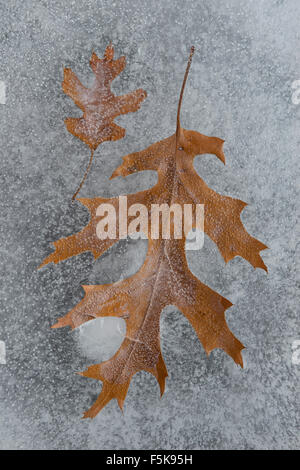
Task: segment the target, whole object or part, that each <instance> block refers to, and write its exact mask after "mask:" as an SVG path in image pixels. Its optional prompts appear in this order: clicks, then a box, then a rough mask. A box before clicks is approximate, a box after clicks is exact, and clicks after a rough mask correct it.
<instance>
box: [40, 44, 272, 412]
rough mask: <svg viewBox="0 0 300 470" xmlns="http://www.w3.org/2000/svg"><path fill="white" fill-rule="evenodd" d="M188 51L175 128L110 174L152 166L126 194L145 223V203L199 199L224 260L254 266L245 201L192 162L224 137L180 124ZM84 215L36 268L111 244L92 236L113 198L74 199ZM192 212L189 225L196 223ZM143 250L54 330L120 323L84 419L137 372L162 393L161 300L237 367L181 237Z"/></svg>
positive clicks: (237, 347)
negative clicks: (136, 264) (146, 185)
mask: <svg viewBox="0 0 300 470" xmlns="http://www.w3.org/2000/svg"><path fill="white" fill-rule="evenodd" d="M192 54H193V49H192V50H191V54H190V59H189V62H188V66H187V70H186V74H185V77H184V81H183V85H182V90H181V94H180V99H179V105H178V114H177V128H176V133H175V134H174V135H172V136H170V137H168V138H166V139H164V140H162V141H160V142H157V143H154V144H153V145H151V146H150V147H148V148H147V149H145V150H142V151H140V152H136V153H132V154H129V155H127V156H126V157H124V158H123V163H122V164H121V165H120V166H119V167H118V168H117V169H116V170H115V172H114V173H113V175H112V177H116V176H123V177H125V176H127V175H129V174H131V173H134V172H137V171H143V170H155V171H157V173H158V182H157V184H156V185H155V186H154V187H152V188H151V189H148V190H145V191H141V192H138V193H136V194H129V195H128V197H127V198H128V207H129V206H130V205H132V204H136V203H139V204H144V205H145V206H146V207H147V208H148V214H149V227H150V226H151V220H150V215H151V204H153V203H155V204H163V203H167V204H169V205H172V204H176V203H177V204H180V205H181V206H183V204H193V207H195V204H199V203H201V204H204V208H205V222H204V231H205V233H207V235H208V236H209V237H210V238H211V239H212V240H213V241H214V242H215V243H216V245H217V246H218V248H219V250H220V252H221V254H222V256H223V258H224V260H225V262H226V263H227V262H228V261H229V260H231V259H232V258H234V257H235V256H241V257H243V258H244V259H246V260H247V261H249V263H250V264H251V265H252V266H253V267H254V268H258V267H259V268H262V269H264V270H266V271H267V268H266V266H265V264H264V262H263V260H262V258H261V256H260V254H259V252H260V251H261V250H264V249H265V248H267V247H266V245H264V244H263V243H261V242H260V241H258V240H256V239H255V238H253V237H252V236H251V235H249V234H248V232H247V231H246V230H245V228H244V226H243V224H242V222H241V219H240V214H241V212H242V210H243V208H244V207H245V205H246V204H245V203H244V202H243V201H241V200H239V199H234V198H231V197H228V196H222V195H220V194H218V193H216V192H215V191H213V190H212V189H210V188H209V187H208V186H207V185H206V184H205V182H204V181H203V180H202V179H201V178H200V177H199V175H198V174H197V173H196V171H195V170H194V167H193V159H194V157H195V156H196V155H199V154H207V153H211V154H214V155H216V156H217V157H218V158H219V159H220V160H221V161H222V162H223V163H225V157H224V153H223V143H224V141H223V140H221V139H219V138H217V137H208V136H205V135H203V134H200V133H199V132H196V131H191V130H186V129H183V128H182V127H181V125H180V119H179V116H180V107H181V102H182V96H183V90H184V86H185V82H186V79H187V75H188V71H189V67H190V63H191V58H192ZM78 200H79V201H80V202H81V203H82V204H83V205H85V206H86V207H87V208H88V209H89V211H90V214H91V218H90V222H89V224H88V225H87V226H86V227H85V228H84V229H83V230H82V231H81V232H79V233H76V234H74V235H71V236H70V237H67V238H63V239H60V240H58V241H56V242H54V246H55V251H54V252H53V253H52V254H50V255H49V256H48V257H47V258H46V259H45V261H44V262H43V263H42V266H43V265H45V264H47V263H50V262H54V263H58V262H60V261H62V260H65V259H67V258H70V257H71V256H74V255H77V254H80V253H83V252H85V251H90V252H92V253H93V255H94V257H95V258H98V257H99V256H101V255H102V253H104V252H105V251H106V250H107V249H108V248H109V247H110V246H112V245H113V244H115V243H116V242H118V240H119V234H118V233H117V236H116V238H114V239H106V240H99V238H98V237H97V235H96V226H97V224H98V222H99V220H100V217H98V216H97V215H96V210H97V208H98V206H99V205H100V204H102V203H110V204H112V205H113V206H114V207H115V209H116V212H117V214H118V210H119V200H118V198H109V199H105V198H92V199H86V198H81V199H78ZM196 222H197V219H196V217H195V214H194V213H193V221H192V223H191V227H193V228H197V224H196ZM147 235H148V240H149V242H148V252H147V256H146V259H145V262H144V264H143V265H142V267H141V268H140V270H139V271H138V272H137V273H136V274H135V275H133V276H132V277H130V278H128V279H125V280H123V281H121V282H116V283H113V284H105V285H98V286H97V285H95V286H93V285H89V286H83V288H84V291H85V296H84V298H83V300H82V301H81V302H80V303H79V304H78V305H77V306H76V307H74V308H73V309H72V310H71V311H70V312H69V313H68V314H67V315H66V316H64V317H63V318H61V319H59V321H58V323H57V324H56V325H54V328H58V327H63V326H70V327H71V328H76V327H78V326H79V325H82V324H83V323H85V322H87V321H89V320H93V319H95V318H97V317H104V316H116V317H121V318H123V319H125V320H126V335H125V338H124V341H123V343H122V345H121V347H120V348H119V350H118V351H117V352H116V354H115V355H114V356H113V357H112V358H111V359H110V360H108V361H105V362H103V363H101V364H97V365H92V366H91V367H89V368H88V369H87V370H86V371H85V372H83V373H82V375H84V376H86V377H91V378H94V379H98V380H100V381H102V382H103V387H102V391H101V393H100V395H99V397H98V399H97V400H96V402H95V403H94V404H93V406H92V407H91V408H90V409H89V410H88V411H87V412H86V413H85V414H84V417H90V418H93V417H94V416H96V414H97V413H98V412H99V411H100V410H101V409H102V408H103V407H104V406H105V405H106V404H107V403H108V402H109V401H110V400H111V399H112V398H115V399H117V401H118V403H119V406H120V407H121V408H122V407H123V403H124V400H125V397H126V394H127V391H128V387H129V385H130V381H131V378H132V377H133V375H134V374H136V373H137V372H139V371H141V370H145V371H147V372H150V373H151V374H153V375H154V376H155V377H156V378H157V381H158V383H159V386H160V391H161V394H163V391H164V387H165V379H166V377H167V375H168V374H167V370H166V366H165V363H164V360H163V357H162V353H161V348H160V332H159V322H160V315H161V312H162V310H163V308H164V307H166V306H167V305H170V304H172V305H175V306H176V307H177V308H178V309H179V310H180V311H181V312H182V313H183V314H184V315H185V316H186V318H187V319H188V320H189V321H190V323H191V324H192V326H193V327H194V329H195V331H196V333H197V335H198V338H199V340H200V341H201V343H202V345H203V347H204V349H205V351H206V352H207V353H210V352H211V351H212V350H213V349H215V348H221V349H223V350H224V351H226V352H227V354H229V355H230V356H231V357H232V358H233V360H234V361H235V362H236V363H237V364H239V365H240V366H243V361H242V355H241V350H242V349H243V348H244V346H243V345H242V343H241V342H240V341H239V340H238V339H237V338H236V337H235V336H234V335H233V333H232V332H231V331H230V330H229V328H228V326H227V323H226V320H225V310H226V309H227V308H229V307H230V306H231V305H232V304H231V302H230V301H229V300H227V299H225V298H224V297H222V296H221V295H220V294H218V293H217V292H214V291H213V290H212V289H210V288H209V287H208V286H206V285H204V284H202V283H201V282H200V281H199V280H198V279H197V278H196V277H195V276H194V275H193V274H192V272H191V271H190V270H189V267H188V264H187V260H186V256H185V241H186V239H185V236H184V234H183V237H182V238H181V239H176V238H175V237H174V233H173V232H172V230H171V238H170V239H163V238H162V236H161V230H160V232H159V238H158V239H152V238H151V232H150V228H149V231H148V234H147Z"/></svg>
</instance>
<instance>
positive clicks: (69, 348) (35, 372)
mask: <svg viewBox="0 0 300 470" xmlns="http://www.w3.org/2000/svg"><path fill="white" fill-rule="evenodd" d="M299 21H300V2H299V1H298V0H286V1H285V0H264V1H262V0H252V1H251V0H247V1H241V0H205V1H204V0H197V1H182V0H175V1H174V0H167V1H163V2H161V1H153V0H146V1H144V0H143V1H137V0H128V1H115V2H113V1H106V0H103V1H100V0H99V1H96V0H91V1H84V2H82V1H81V0H74V1H62V0H51V1H50V0H43V1H34V0H30V1H21V0H18V1H13V0H10V1H9V2H6V1H4V0H1V2H0V28H1V29H0V57H1V62H0V80H3V81H4V82H5V84H6V88H7V90H6V94H7V102H6V104H4V105H1V104H0V125H1V131H0V139H1V145H0V153H1V166H2V170H1V186H0V188H1V228H0V236H1V251H0V256H1V274H2V279H1V285H0V289H1V313H0V315H1V323H0V340H2V341H5V344H6V351H7V358H6V359H7V364H6V365H4V364H2V365H0V448H1V449H24V448H27V449H234V448H235V449H259V448H263V449H281V448H288V449H292V448H298V447H299V419H298V418H299V401H298V400H299V368H300V366H299V365H296V364H293V363H292V345H293V342H294V341H296V340H297V339H298V340H299V339H300V332H299V323H298V318H297V317H298V311H299V277H298V278H297V275H299V271H298V274H297V272H296V271H297V268H299V261H298V260H299V242H298V239H297V235H299V225H298V226H297V222H298V221H297V219H298V216H299V148H300V147H299V130H300V127H299V125H300V124H299V113H300V105H295V104H293V102H292V92H293V90H292V83H293V81H294V80H299V79H300V60H299V55H300V47H299V46H300V38H299ZM109 41H112V42H113V44H114V46H115V50H116V54H117V55H122V54H125V55H126V56H127V67H126V69H125V71H124V72H123V73H122V75H121V76H120V77H119V78H118V79H117V80H115V82H114V85H113V89H114V91H115V93H117V94H122V93H125V92H128V91H129V90H133V89H135V88H138V87H143V88H145V89H146V90H147V92H148V98H147V100H146V101H145V102H144V104H143V105H142V108H141V110H140V111H139V112H138V113H135V114H131V115H127V116H123V117H122V118H119V119H118V122H119V123H120V124H121V125H124V127H126V129H127V134H126V137H125V138H124V139H123V140H120V141H118V142H114V143H104V144H103V145H102V146H101V147H99V148H98V150H97V152H96V158H95V162H94V165H93V168H92V173H91V174H90V175H89V177H88V180H87V184H86V185H85V186H84V189H83V190H82V192H81V195H82V196H90V197H93V196H96V195H97V196H100V195H102V196H112V195H119V194H126V193H128V192H136V191H137V190H141V189H144V188H148V187H149V186H150V185H153V184H154V182H155V181H156V175H155V174H154V173H152V172H144V173H140V174H135V175H132V176H130V177H128V178H126V179H124V180H122V179H120V178H118V179H115V180H112V181H109V179H108V177H109V176H110V175H111V173H112V171H113V169H114V168H116V166H117V165H119V164H120V162H121V156H122V155H125V154H127V153H129V152H132V151H136V150H139V149H143V148H145V147H146V146H148V145H150V144H151V143H153V142H155V141H157V140H160V139H162V138H164V137H167V136H168V135H170V134H171V133H173V132H174V129H175V117H176V114H175V113H176V106H177V99H178V94H179V90H180V86H181V80H182V77H183V73H184V70H185V65H186V59H187V55H188V50H189V47H190V46H191V45H192V44H194V45H195V47H196V54H195V56H194V61H193V64H192V68H191V73H190V77H189V80H188V86H187V89H186V93H185V97H184V104H183V111H182V124H183V126H184V127H185V128H188V129H195V130H199V131H200V132H202V133H205V134H208V135H216V136H218V137H221V138H223V139H225V140H226V143H225V153H226V156H227V165H226V166H225V167H224V166H223V165H222V163H221V162H220V161H219V160H217V159H216V158H215V157H214V156H211V155H205V156H202V157H198V158H197V160H196V163H195V164H196V168H197V170H198V172H199V174H200V175H201V176H202V177H203V178H204V179H205V181H206V182H207V183H208V184H209V185H210V186H211V187H212V188H213V189H215V190H217V191H218V192H220V193H222V194H227V195H231V196H234V197H238V198H241V199H243V200H245V201H246V202H248V203H249V206H248V207H247V208H246V209H245V210H244V212H243V215H242V219H243V222H244V223H245V225H246V228H247V229H248V231H249V232H250V233H251V234H253V235H254V236H256V237H257V238H258V239H260V240H262V241H263V242H265V243H266V244H267V245H268V246H269V247H270V250H266V251H265V252H263V258H264V260H265V262H266V264H267V266H268V267H269V274H268V275H267V274H266V273H265V272H263V271H262V270H254V269H253V268H252V267H251V266H250V265H249V264H248V263H247V262H246V261H244V260H243V259H241V258H236V259H234V260H232V261H231V262H230V263H229V264H228V265H226V266H225V264H224V262H223V260H222V258H221V255H220V253H219V252H218V251H217V248H216V246H214V244H213V243H212V242H211V241H210V240H209V239H208V238H206V239H205V245H204V248H203V249H202V250H201V251H198V252H189V253H188V260H189V264H190V267H191V269H192V271H193V272H194V273H195V274H196V275H197V276H198V277H199V278H200V279H201V280H202V281H203V282H205V283H207V284H208V285H209V286H210V287H212V288H213V289H215V290H217V291H218V292H220V293H221V294H222V295H224V296H225V297H227V298H228V299H230V300H231V301H232V302H233V303H234V304H235V305H234V306H233V307H232V308H231V309H230V310H228V311H227V320H228V323H229V326H230V327H231V329H232V330H233V332H234V333H235V335H236V336H237V337H238V338H239V339H241V341H242V342H243V343H244V344H245V345H246V347H247V349H246V350H245V351H244V353H243V356H244V360H245V369H244V370H241V369H240V368H238V367H237V366H236V365H235V364H234V363H233V361H232V360H231V359H230V357H228V356H226V355H225V353H224V352H223V351H221V350H215V351H214V352H213V353H212V354H211V356H210V357H209V358H206V356H205V353H204V351H203V348H202V347H201V345H200V343H199V342H198V340H197V338H196V334H195V333H194V331H193V330H192V327H191V326H190V325H189V324H188V322H187V320H186V319H185V318H184V317H183V316H182V315H181V313H180V312H178V311H177V310H176V309H175V308H173V307H169V308H168V309H167V310H166V311H164V313H163V315H162V319H161V329H162V333H161V334H162V348H163V354H164V358H165V361H166V364H167V367H168V371H169V375H170V377H169V379H168V380H167V388H166V392H165V395H164V397H163V399H162V400H160V399H159V391H158V386H157V384H156V382H155V379H154V378H153V377H152V376H150V375H148V374H146V373H140V374H138V375H136V376H135V377H134V379H133V381H132V384H131V386H130V389H129V393H128V396H127V400H126V403H125V412H124V415H122V413H121V412H120V410H119V408H118V406H117V404H116V402H115V401H112V402H111V403H110V404H109V405H108V406H107V407H106V408H105V409H104V410H103V411H102V412H101V413H100V414H99V415H98V416H97V418H96V419H95V420H93V421H91V420H81V419H80V417H81V416H82V413H83V411H85V410H86V409H87V408H88V407H89V406H90V405H91V404H92V402H93V401H94V400H95V398H96V396H97V394H98V393H99V391H100V390H101V383H100V382H96V381H93V380H88V379H85V378H82V377H80V376H78V375H76V374H75V372H76V371H80V370H84V369H85V368H86V366H87V365H89V364H91V363H95V362H97V361H99V360H100V361H102V360H104V359H107V358H108V357H110V356H111V355H112V354H113V353H114V351H115V350H116V348H117V347H118V344H119V343H120V341H121V339H122V337H121V334H122V326H123V325H117V324H116V323H115V321H113V320H112V319H108V320H107V321H105V322H103V321H102V323H101V319H99V320H97V321H94V322H92V323H90V324H89V325H87V326H86V327H85V328H82V329H81V330H80V331H77V332H73V333H70V332H69V331H68V330H64V329H61V330H51V329H50V326H51V325H52V324H53V323H54V322H55V320H56V319H57V318H58V317H60V316H62V315H64V314H65V313H67V312H68V310H69V309H70V308H72V307H73V306H74V305H75V304H76V303H77V302H78V301H79V300H80V299H81V298H82V297H83V292H82V288H81V287H80V284H82V283H91V284H92V283H96V284H97V283H107V282H112V281H117V280H119V279H122V278H124V277H127V276H129V275H131V274H133V273H134V272H135V271H136V270H137V269H138V268H139V266H140V265H141V264H142V262H143V259H144V257H145V253H146V242H145V241H138V242H134V241H130V242H128V243H127V242H125V241H124V242H122V243H119V244H118V245H116V246H115V247H114V248H113V249H112V250H110V251H109V252H107V253H106V254H104V256H102V258H101V259H98V260H97V261H96V262H94V261H93V257H92V255H91V254H89V253H85V254H82V255H81V256H78V257H75V258H73V259H70V260H67V261H65V262H63V263H61V264H60V265H56V266H54V265H49V266H47V267H45V268H43V269H42V270H40V271H37V270H36V268H37V266H38V265H39V264H40V263H41V261H42V259H43V258H44V257H45V256H46V255H47V254H49V253H50V252H51V251H52V248H51V242H52V241H54V240H56V239H58V238H60V237H63V236H67V235H70V234H71V233H73V232H76V231H79V230H80V229H81V228H82V227H83V226H84V225H85V224H86V223H87V221H88V213H87V211H86V210H85V209H84V208H83V207H80V205H79V203H75V204H71V202H70V200H71V196H72V194H73V192H74V190H75V189H76V187H77V184H78V182H79V180H80V178H81V176H82V174H83V172H84V171H85V168H86V165H87V161H88V158H89V149H88V148H87V147H86V146H85V145H84V144H83V143H82V142H81V141H80V140H78V139H76V138H75V137H73V136H72V135H71V134H69V133H68V132H67V131H66V129H65V126H64V123H63V119H64V118H65V117H67V116H79V115H80V114H81V112H80V110H79V109H78V108H77V107H76V106H75V105H74V103H73V102H72V100H71V99H70V98H68V97H67V96H65V95H64V94H63V92H62V90H61V81H62V77H63V67H64V66H70V67H72V68H73V70H74V71H75V72H76V74H77V75H78V76H79V77H80V79H81V80H82V81H83V83H84V84H86V85H90V84H91V83H92V79H93V76H92V72H91V69H90V68H89V58H90V55H91V52H92V50H95V51H96V52H97V53H98V54H99V55H102V54H103V52H104V49H105V46H106V45H107V44H108V43H109Z"/></svg>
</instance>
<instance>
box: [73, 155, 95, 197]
mask: <svg viewBox="0 0 300 470" xmlns="http://www.w3.org/2000/svg"><path fill="white" fill-rule="evenodd" d="M93 157H94V150H93V149H91V156H90V161H89V164H88V166H87V169H86V171H85V174H84V176H83V178H82V180H81V183H80V185H79V186H78V188H77V190H76V191H75V193H74V194H73V196H72V201H74V199H75V198H76V196H77V194H78V193H79V191H80V190H81V188H82V186H83V184H84V182H85V180H86V177H87V175H88V173H89V171H90V169H91V165H92V162H93Z"/></svg>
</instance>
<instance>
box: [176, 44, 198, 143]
mask: <svg viewBox="0 0 300 470" xmlns="http://www.w3.org/2000/svg"><path fill="white" fill-rule="evenodd" d="M194 52H195V48H194V46H192V47H191V50H190V55H189V59H188V63H187V66H186V70H185V74H184V78H183V82H182V86H181V91H180V96H179V101H178V108H177V125H176V141H177V139H178V137H179V132H180V110H181V103H182V97H183V92H184V88H185V84H186V81H187V77H188V74H189V71H190V67H191V63H192V58H193V55H194Z"/></svg>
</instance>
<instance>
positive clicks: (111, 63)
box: [62, 45, 147, 199]
mask: <svg viewBox="0 0 300 470" xmlns="http://www.w3.org/2000/svg"><path fill="white" fill-rule="evenodd" d="M113 57H114V48H113V46H112V45H109V46H107V48H106V50H105V53H104V58H103V59H99V58H98V57H97V55H96V54H95V52H93V54H92V57H91V60H90V65H91V68H92V70H93V72H94V74H95V81H94V84H93V85H92V87H91V88H86V87H85V86H84V85H82V83H81V82H80V80H79V79H78V78H77V76H76V75H75V73H74V72H73V71H72V70H71V69H70V68H65V70H64V80H63V83H62V88H63V91H64V92H65V93H66V94H67V95H68V96H70V97H71V98H72V100H73V101H74V103H75V104H76V105H77V106H78V107H79V108H80V109H81V110H82V111H83V116H82V117H80V118H71V117H69V118H67V119H65V125H66V127H67V129H68V131H69V132H70V133H71V134H73V135H74V136H75V137H78V138H79V139H80V140H82V141H83V142H85V143H86V144H87V145H88V146H89V147H90V149H91V157H90V162H89V165H88V168H87V171H86V174H85V175H84V178H83V180H82V182H81V184H80V186H79V188H78V190H77V191H76V193H75V194H74V196H73V199H74V198H75V197H76V195H77V194H78V192H79V191H80V189H81V187H82V185H83V183H84V180H85V178H86V176H87V174H88V172H89V169H90V167H91V164H92V160H93V154H94V151H95V150H96V148H97V147H98V145H100V144H101V143H102V142H105V141H108V140H119V139H122V138H123V137H124V136H125V129H124V128H123V127H120V126H118V125H117V124H116V123H115V122H114V119H115V118H116V117H117V116H120V115H122V114H127V113H132V112H135V111H137V110H138V109H139V108H140V105H141V102H142V101H143V100H144V99H145V98H146V96H147V93H146V92H145V90H142V89H141V88H139V89H138V90H135V91H132V92H130V93H128V94H126V95H123V96H115V95H114V94H113V93H112V91H111V89H110V86H111V82H112V81H113V80H114V79H115V78H116V77H117V76H118V75H119V74H120V73H121V72H122V71H123V69H124V67H125V57H124V56H122V57H120V58H119V59H117V60H114V58H113Z"/></svg>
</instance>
